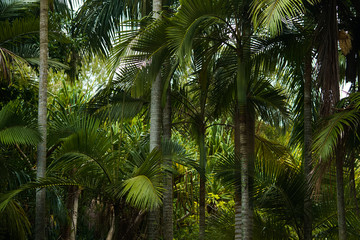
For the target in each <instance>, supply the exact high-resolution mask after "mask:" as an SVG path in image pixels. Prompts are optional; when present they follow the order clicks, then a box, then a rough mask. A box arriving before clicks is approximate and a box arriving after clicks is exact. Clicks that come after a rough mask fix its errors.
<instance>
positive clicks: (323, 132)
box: [313, 109, 360, 159]
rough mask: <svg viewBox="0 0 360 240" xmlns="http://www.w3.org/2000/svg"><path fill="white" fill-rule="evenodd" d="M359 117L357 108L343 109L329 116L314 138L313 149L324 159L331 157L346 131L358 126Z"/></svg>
mask: <svg viewBox="0 0 360 240" xmlns="http://www.w3.org/2000/svg"><path fill="white" fill-rule="evenodd" d="M359 118H360V113H359V111H358V110H357V109H352V110H349V111H347V110H345V111H341V112H338V113H335V114H333V115H332V116H331V117H330V118H328V119H327V121H326V122H325V123H323V127H322V128H321V129H320V130H319V132H318V133H317V134H316V137H315V138H314V142H313V149H314V151H315V152H316V153H317V154H318V156H320V157H321V158H323V159H327V158H328V157H330V156H331V155H332V154H333V152H334V150H335V147H336V145H337V143H338V140H339V139H340V138H341V137H342V136H344V131H345V130H346V129H347V128H350V129H351V128H354V127H355V126H357V125H358V124H359Z"/></svg>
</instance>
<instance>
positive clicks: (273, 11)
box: [251, 0, 305, 35]
mask: <svg viewBox="0 0 360 240" xmlns="http://www.w3.org/2000/svg"><path fill="white" fill-rule="evenodd" d="M304 10H305V7H304V5H303V2H302V1H300V0H254V1H253V2H252V6H251V13H252V16H253V17H252V20H253V22H254V25H255V27H256V28H257V27H260V26H262V27H266V28H267V29H268V30H269V31H270V33H271V34H273V35H275V34H277V33H279V32H281V30H282V21H284V20H286V18H292V17H294V16H298V15H300V14H303V12H304Z"/></svg>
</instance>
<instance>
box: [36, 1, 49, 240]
mask: <svg viewBox="0 0 360 240" xmlns="http://www.w3.org/2000/svg"><path fill="white" fill-rule="evenodd" d="M48 9H49V6H48V1H47V0H41V1H40V79H39V105H38V125H39V131H40V133H41V136H42V141H41V142H40V143H39V144H38V148H37V165H36V178H37V179H40V178H43V177H45V171H46V135H47V129H46V128H47V75H48V72H47V71H48ZM35 212H36V213H35V239H36V240H44V239H46V232H45V228H46V192H45V189H38V190H37V191H36V210H35Z"/></svg>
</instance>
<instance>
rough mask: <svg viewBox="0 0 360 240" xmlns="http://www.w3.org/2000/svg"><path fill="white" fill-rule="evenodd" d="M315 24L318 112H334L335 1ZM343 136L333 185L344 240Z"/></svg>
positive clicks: (336, 64) (336, 62)
mask: <svg viewBox="0 0 360 240" xmlns="http://www.w3.org/2000/svg"><path fill="white" fill-rule="evenodd" d="M322 4H323V9H322V12H321V14H322V15H323V16H322V17H320V18H319V19H321V20H322V21H321V22H319V24H318V26H319V28H320V34H319V35H320V36H321V37H320V38H319V39H321V41H322V42H321V44H320V45H319V50H318V57H319V62H320V64H321V68H320V74H319V75H320V83H321V90H322V101H323V102H322V106H321V114H322V116H323V117H327V116H329V115H330V114H332V113H333V112H334V107H335V104H336V103H337V102H338V101H339V98H340V91H339V80H340V74H339V56H338V19H337V14H338V13H337V1H336V0H328V1H324V2H323V3H322ZM342 145H343V138H342V137H340V139H339V141H338V146H337V147H336V149H335V154H334V156H335V160H336V187H337V211H338V231H339V232H338V233H339V239H340V240H345V239H346V238H347V236H346V218H345V201H344V177H343V162H342V161H343V160H344V159H343V155H342V154H341V150H342V149H341V146H342Z"/></svg>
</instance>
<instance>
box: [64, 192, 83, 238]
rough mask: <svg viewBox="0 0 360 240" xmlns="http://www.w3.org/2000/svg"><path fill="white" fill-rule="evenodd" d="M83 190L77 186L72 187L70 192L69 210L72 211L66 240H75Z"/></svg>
mask: <svg viewBox="0 0 360 240" xmlns="http://www.w3.org/2000/svg"><path fill="white" fill-rule="evenodd" d="M80 193H81V190H80V189H79V187H77V186H70V187H69V191H68V194H69V195H68V203H67V209H68V210H70V223H69V224H68V227H67V229H66V237H65V238H64V239H65V240H75V239H76V230H77V220H78V210H79V197H80Z"/></svg>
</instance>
